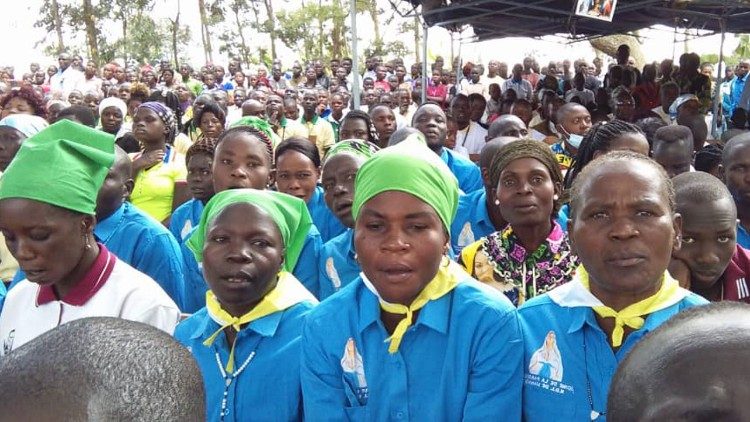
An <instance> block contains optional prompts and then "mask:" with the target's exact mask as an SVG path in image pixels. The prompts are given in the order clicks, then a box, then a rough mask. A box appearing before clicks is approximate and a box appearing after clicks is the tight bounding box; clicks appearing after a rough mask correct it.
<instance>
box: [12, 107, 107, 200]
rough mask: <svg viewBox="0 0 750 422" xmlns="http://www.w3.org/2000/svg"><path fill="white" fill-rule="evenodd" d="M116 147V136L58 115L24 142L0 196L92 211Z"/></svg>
mask: <svg viewBox="0 0 750 422" xmlns="http://www.w3.org/2000/svg"><path fill="white" fill-rule="evenodd" d="M114 151H115V138H114V136H112V135H110V134H108V133H104V132H102V131H98V130H95V129H92V128H90V127H88V126H84V125H82V124H79V123H74V122H72V121H70V120H68V119H62V120H60V121H59V122H57V123H55V124H53V125H51V126H49V127H47V128H46V129H44V130H42V131H40V132H39V133H37V134H36V135H34V136H32V137H31V138H29V139H27V140H25V141H24V143H23V144H22V145H21V148H20V149H19V150H18V154H16V157H15V158H14V159H13V161H11V163H10V165H9V166H8V168H7V169H6V171H5V173H4V174H3V176H2V178H0V199H5V198H26V199H33V200H35V201H40V202H44V203H47V204H51V205H55V206H58V207H61V208H65V209H69V210H72V211H77V212H80V213H83V214H90V215H93V214H94V213H95V212H96V197H97V195H98V193H99V188H101V186H102V183H104V178H105V177H106V176H107V173H108V172H109V168H110V167H111V166H112V163H113V162H114V160H115V153H114Z"/></svg>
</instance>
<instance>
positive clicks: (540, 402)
mask: <svg viewBox="0 0 750 422" xmlns="http://www.w3.org/2000/svg"><path fill="white" fill-rule="evenodd" d="M571 198H572V202H571V207H570V210H571V214H570V220H569V222H568V228H569V237H570V241H571V245H572V248H573V251H574V252H575V253H576V254H577V255H578V258H579V261H580V262H581V265H580V266H579V267H578V269H577V270H576V274H575V276H574V278H573V280H571V281H570V282H569V283H567V284H564V285H562V286H559V287H557V288H555V289H553V290H552V291H550V292H548V293H546V294H544V295H541V296H537V297H535V298H533V299H531V300H529V301H528V302H526V303H525V304H524V305H523V306H522V307H521V308H519V310H518V317H519V320H520V323H521V329H522V332H523V337H524V348H525V355H524V362H523V370H524V377H523V382H524V386H523V418H524V420H526V421H547V420H551V419H556V420H565V421H574V420H575V421H578V420H589V419H590V420H596V421H603V420H605V419H606V411H607V409H606V403H607V392H608V390H609V384H610V381H611V379H612V376H613V375H614V373H615V370H616V369H617V365H618V364H619V363H620V362H621V361H622V359H623V358H624V357H625V356H626V355H627V353H628V351H630V349H632V348H633V346H634V345H635V344H636V343H637V342H638V341H639V340H640V339H641V338H642V337H643V336H644V335H646V334H647V333H648V332H649V331H651V330H653V329H655V328H656V327H658V326H659V325H660V324H662V323H663V322H665V321H666V320H668V319H669V318H670V317H672V316H673V315H675V314H677V313H678V312H680V310H682V309H685V308H688V307H691V306H695V305H700V304H704V303H707V302H706V301H705V300H704V299H703V298H701V297H699V296H697V295H695V294H693V293H690V292H689V291H687V290H685V289H683V288H681V287H679V285H678V283H677V281H676V280H675V279H673V278H672V277H671V276H670V275H669V272H667V266H668V265H669V262H670V258H671V254H672V250H673V248H679V247H680V243H681V241H680V226H681V221H680V216H679V214H676V213H675V203H674V190H673V188H672V183H671V181H670V180H669V178H668V177H667V175H666V173H665V172H664V170H663V169H662V168H661V166H659V164H657V163H656V162H654V161H652V160H650V159H649V158H647V157H645V156H643V155H640V154H636V153H632V152H613V153H610V154H607V155H604V156H602V157H600V158H597V159H596V160H593V161H592V162H591V163H589V164H588V165H587V166H586V167H585V168H584V169H583V170H582V171H581V173H580V174H579V175H578V177H576V180H575V182H574V183H573V187H572V192H571Z"/></svg>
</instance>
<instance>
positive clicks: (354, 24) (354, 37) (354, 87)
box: [349, 0, 360, 110]
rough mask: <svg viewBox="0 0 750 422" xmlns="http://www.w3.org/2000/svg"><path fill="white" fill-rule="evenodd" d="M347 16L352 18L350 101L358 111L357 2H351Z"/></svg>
mask: <svg viewBox="0 0 750 422" xmlns="http://www.w3.org/2000/svg"><path fill="white" fill-rule="evenodd" d="M349 4H350V6H349V7H350V9H349V14H350V15H351V17H352V99H353V100H354V110H359V100H360V98H359V65H358V63H359V55H358V54H357V0H351V2H350V3H349Z"/></svg>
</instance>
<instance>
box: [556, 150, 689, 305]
mask: <svg viewBox="0 0 750 422" xmlns="http://www.w3.org/2000/svg"><path fill="white" fill-rule="evenodd" d="M607 164H608V165H607V166H606V167H604V166H602V167H599V168H597V169H596V170H594V172H593V173H592V174H589V176H588V178H587V180H586V181H583V185H582V186H581V190H580V194H579V197H580V199H579V201H580V202H579V204H578V205H577V207H576V209H574V210H572V212H573V216H572V219H571V220H570V222H569V223H568V228H569V236H570V240H571V244H572V247H573V251H574V252H575V253H576V254H577V255H578V258H579V259H580V261H581V262H582V263H583V265H584V266H585V267H586V270H588V273H589V275H590V281H591V291H592V293H594V294H595V295H596V296H597V297H598V298H599V299H601V300H602V301H603V302H604V303H605V304H606V303H607V301H606V300H605V299H608V298H613V297H614V298H622V297H633V298H639V297H641V298H643V297H646V296H650V295H652V294H653V293H655V292H656V290H657V289H658V285H659V281H660V280H661V277H662V275H663V274H664V271H665V270H666V269H667V266H668V265H669V262H670V259H671V256H672V251H673V249H675V250H679V248H680V241H679V235H680V228H681V218H680V216H679V215H675V214H673V213H672V211H671V210H670V208H669V199H668V197H667V190H666V187H665V186H664V183H665V181H664V180H663V176H661V174H659V173H658V171H657V170H656V169H655V168H654V167H653V166H651V165H648V164H646V163H643V162H639V161H634V162H628V163H625V162H611V163H607ZM638 300H640V299H638Z"/></svg>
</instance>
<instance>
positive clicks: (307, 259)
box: [182, 122, 322, 313]
mask: <svg viewBox="0 0 750 422" xmlns="http://www.w3.org/2000/svg"><path fill="white" fill-rule="evenodd" d="M264 125H265V126H264ZM266 126H267V123H264V122H263V125H260V126H259V128H256V127H254V126H246V125H240V126H235V127H232V128H231V129H228V130H226V131H225V132H224V133H222V134H221V136H220V137H219V139H218V141H217V144H216V150H215V152H214V161H213V163H212V167H211V171H212V178H213V185H214V191H216V193H219V192H223V191H226V190H231V189H258V190H263V189H266V188H268V187H269V186H271V185H273V173H272V163H273V144H272V141H271V139H270V137H269V135H268V133H271V132H270V130H269V129H267V127H266ZM305 233H306V235H307V237H306V240H305V244H304V246H303V248H302V252H300V256H299V259H298V260H297V265H296V267H294V268H293V269H292V273H293V274H294V276H295V277H297V279H298V280H300V282H301V283H302V284H303V285H304V286H305V287H306V288H307V289H308V290H309V291H310V293H312V294H313V295H317V292H318V261H319V257H320V249H321V247H322V245H321V242H320V233H318V229H316V228H315V226H311V227H310V229H309V230H307V231H306V232H305ZM182 248H183V261H185V263H184V274H185V278H186V280H185V288H184V292H185V293H184V296H185V297H184V298H183V301H182V303H183V309H182V311H183V312H188V313H192V312H195V311H197V310H198V309H200V308H201V307H202V306H203V297H204V296H205V293H206V290H208V286H207V285H206V281H205V280H204V279H203V272H202V271H201V268H200V265H199V263H198V262H196V261H195V259H194V258H193V254H192V253H191V252H190V251H189V250H187V247H186V246H185V245H184V244H183V245H182Z"/></svg>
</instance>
